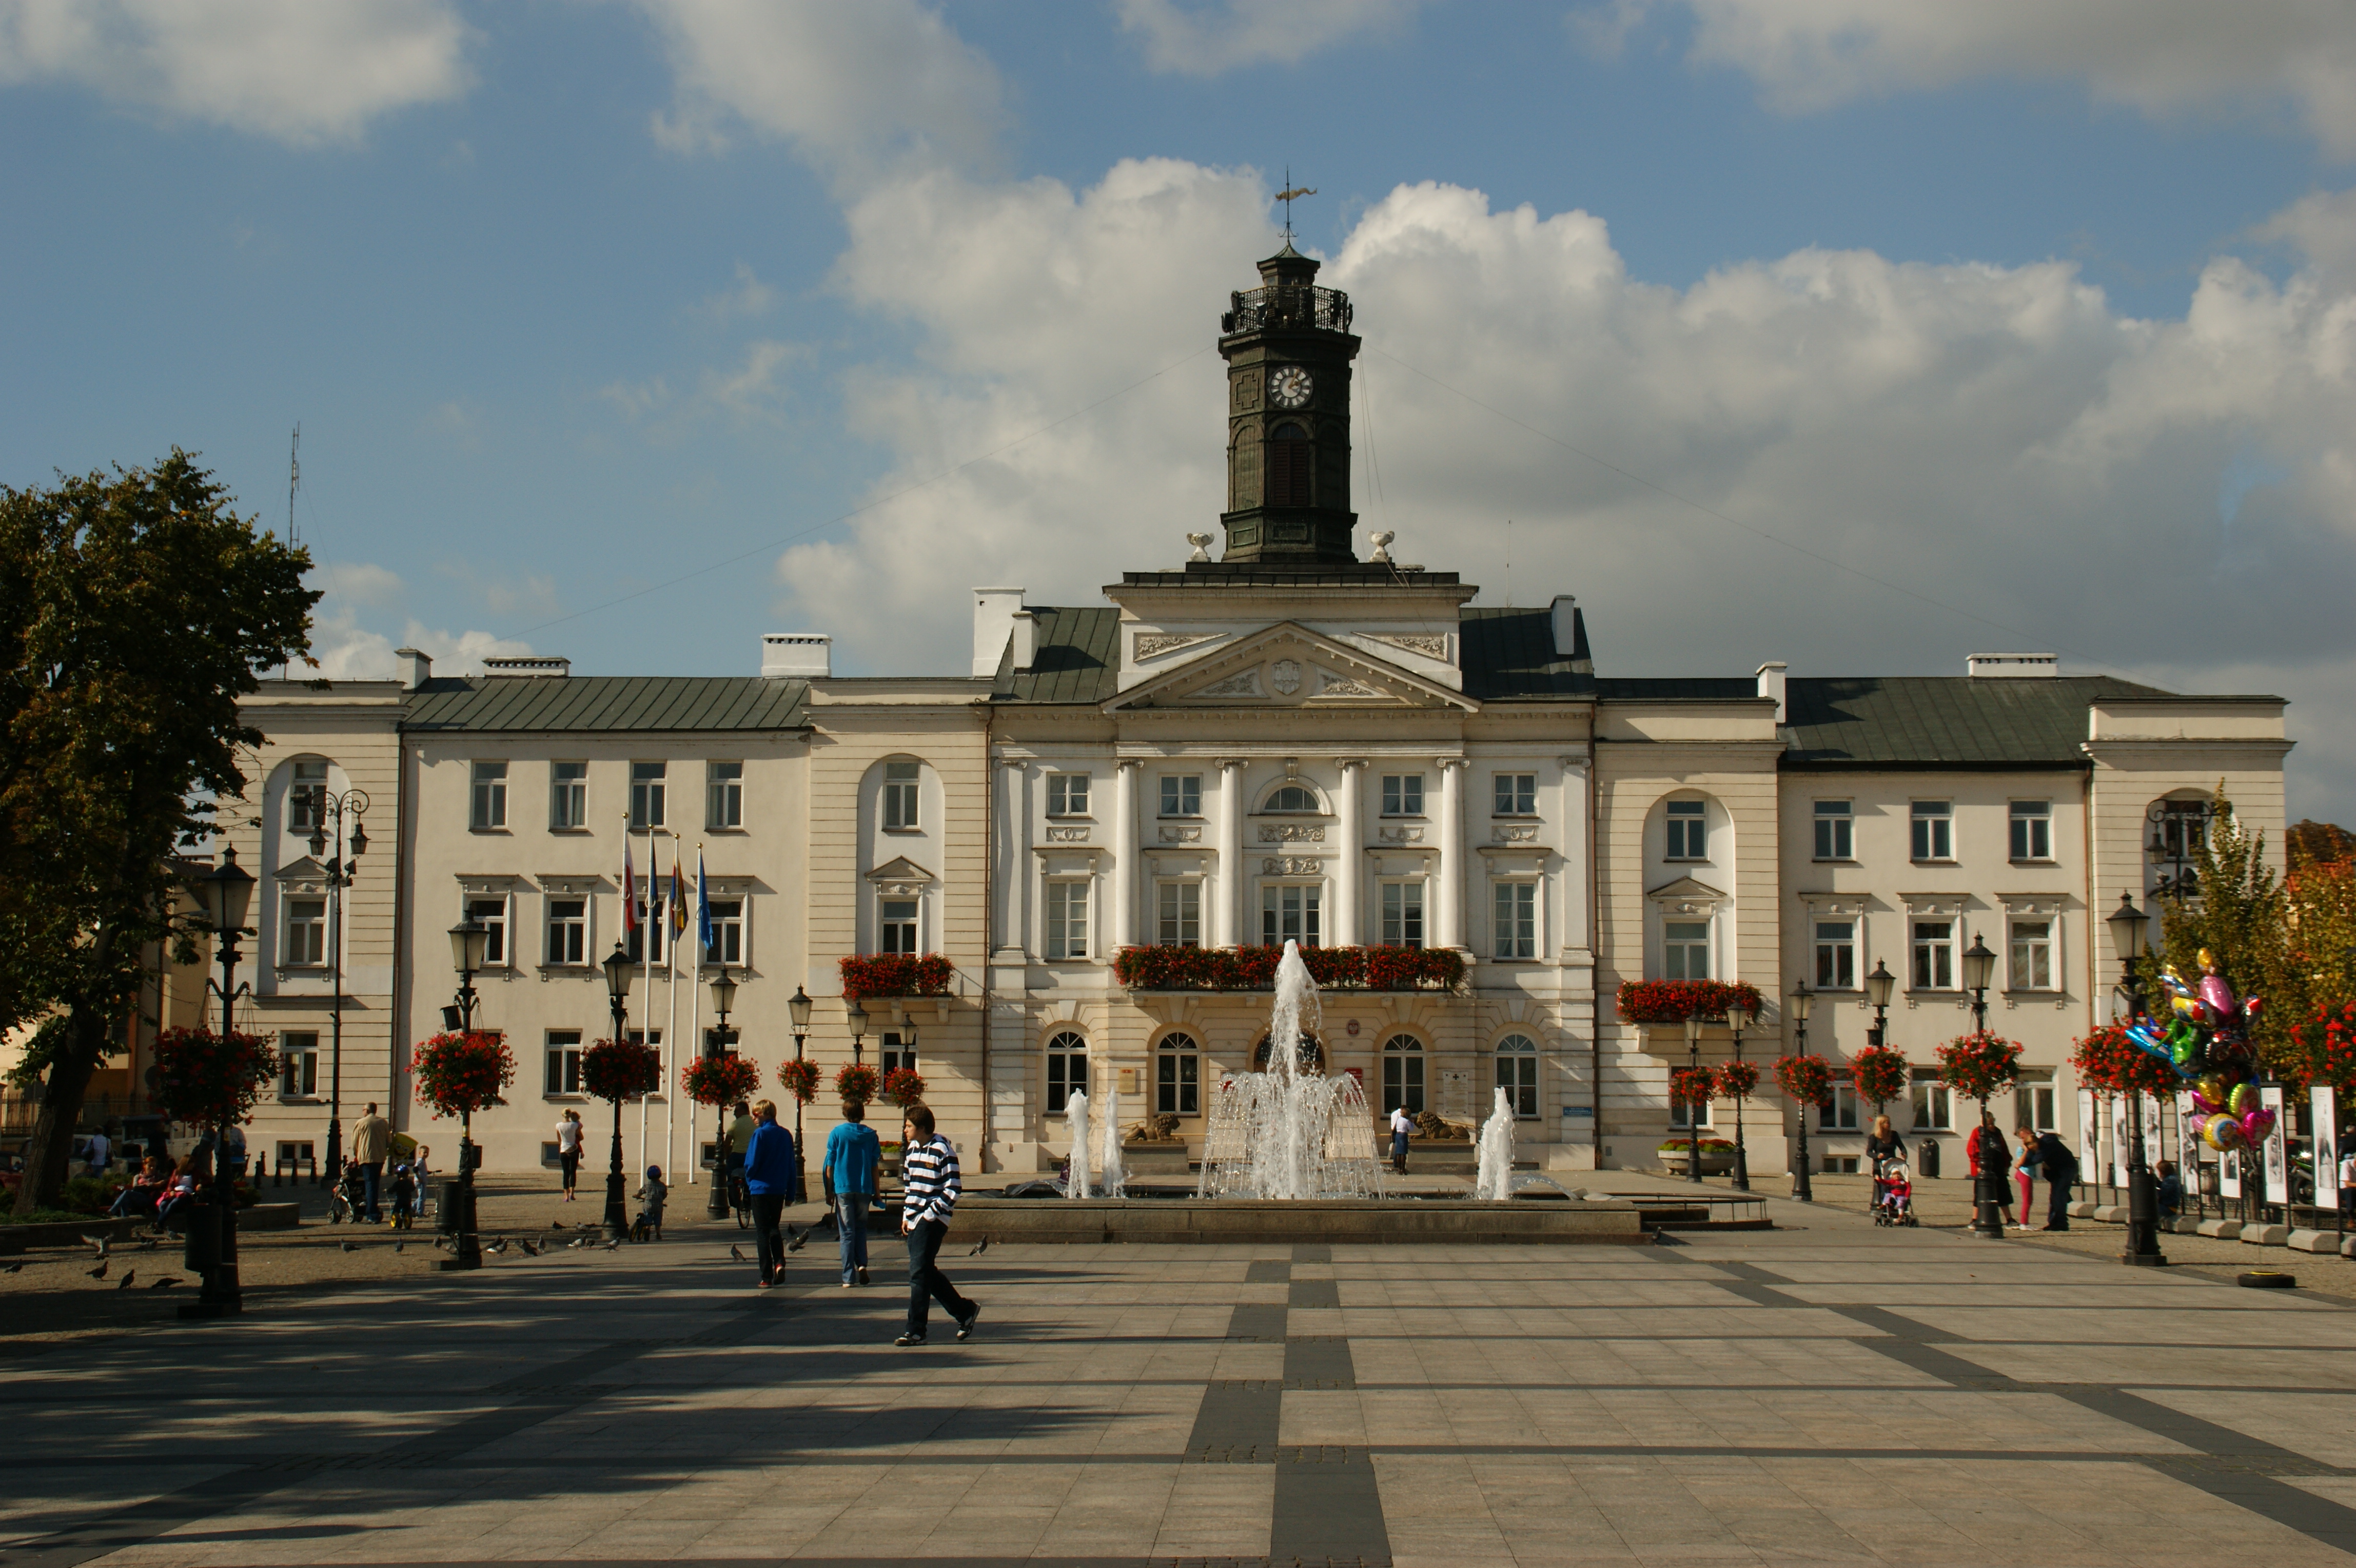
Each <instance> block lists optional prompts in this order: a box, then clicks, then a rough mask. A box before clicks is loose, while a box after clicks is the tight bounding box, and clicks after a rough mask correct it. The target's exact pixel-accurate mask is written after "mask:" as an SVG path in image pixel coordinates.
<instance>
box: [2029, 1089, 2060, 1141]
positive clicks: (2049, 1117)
mask: <svg viewBox="0 0 2356 1568" xmlns="http://www.w3.org/2000/svg"><path fill="white" fill-rule="evenodd" d="M2020 1099H2021V1108H2022V1109H2023V1110H2025V1111H2027V1112H2029V1126H2030V1127H2031V1128H2032V1129H2034V1130H2035V1131H2037V1132H2040V1133H2051V1132H2053V1131H2055V1130H2056V1129H2057V1128H2058V1127H2059V1126H2060V1125H2061V1124H2060V1123H2059V1122H2056V1121H2055V1120H2054V1119H2053V1113H2054V1110H2055V1106H2054V1095H2053V1086H2052V1085H2051V1084H2050V1083H2048V1084H2031V1085H2029V1086H2028V1087H2026V1088H2024V1089H2023V1090H2021V1091H2020Z"/></svg>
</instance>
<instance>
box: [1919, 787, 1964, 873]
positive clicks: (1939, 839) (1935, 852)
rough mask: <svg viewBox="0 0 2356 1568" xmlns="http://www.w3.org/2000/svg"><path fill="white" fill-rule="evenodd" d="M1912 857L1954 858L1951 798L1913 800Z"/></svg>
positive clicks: (1953, 807)
mask: <svg viewBox="0 0 2356 1568" xmlns="http://www.w3.org/2000/svg"><path fill="white" fill-rule="evenodd" d="M1913 820H1914V858H1915V859H1916V860H1953V859H1954V858H1955V803H1954V801H1953V800H1917V801H1915V802H1914V813H1913Z"/></svg>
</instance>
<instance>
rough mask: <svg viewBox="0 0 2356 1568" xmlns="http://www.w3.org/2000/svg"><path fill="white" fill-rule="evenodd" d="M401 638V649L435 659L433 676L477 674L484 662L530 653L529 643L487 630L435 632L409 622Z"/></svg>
mask: <svg viewBox="0 0 2356 1568" xmlns="http://www.w3.org/2000/svg"><path fill="white" fill-rule="evenodd" d="M402 643H403V646H405V647H409V648H414V649H416V650H418V651H419V652H421V653H423V654H425V655H426V656H427V657H429V658H431V659H432V660H434V673H435V674H436V675H479V674H481V673H482V672H483V660H486V659H521V658H525V657H528V656H529V655H530V652H531V644H530V643H529V642H521V641H519V640H517V639H514V638H509V637H500V636H498V634H496V633H494V632H487V631H458V632H452V631H437V630H435V629H434V628H432V627H429V626H427V625H426V624H425V623H424V622H423V621H420V620H412V621H411V622H410V623H409V624H408V626H407V627H406V628H404V629H403V630H402Z"/></svg>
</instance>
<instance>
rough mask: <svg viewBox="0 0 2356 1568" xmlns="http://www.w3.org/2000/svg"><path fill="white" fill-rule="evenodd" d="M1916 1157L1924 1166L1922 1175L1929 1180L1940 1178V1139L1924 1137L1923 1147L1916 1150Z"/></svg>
mask: <svg viewBox="0 0 2356 1568" xmlns="http://www.w3.org/2000/svg"><path fill="white" fill-rule="evenodd" d="M1916 1157H1917V1160H1918V1162H1919V1163H1920V1164H1921V1165H1922V1176H1923V1177H1924V1179H1925V1180H1929V1181H1936V1180H1938V1179H1939V1140H1938V1139H1936V1138H1925V1139H1923V1140H1922V1144H1921V1147H1920V1148H1919V1149H1918V1150H1917V1151H1916Z"/></svg>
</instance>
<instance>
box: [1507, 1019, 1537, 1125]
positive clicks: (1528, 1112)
mask: <svg viewBox="0 0 2356 1568" xmlns="http://www.w3.org/2000/svg"><path fill="white" fill-rule="evenodd" d="M1497 1087H1498V1088H1499V1089H1502V1090H1505V1103H1506V1104H1508V1105H1510V1106H1512V1107H1513V1108H1514V1114H1515V1117H1517V1118H1520V1119H1522V1120H1525V1121H1526V1120H1531V1119H1534V1118H1535V1117H1536V1116H1537V1113H1538V1043H1537V1041H1536V1040H1533V1039H1531V1038H1530V1037H1529V1036H1527V1035H1507V1036H1505V1038H1504V1039H1502V1040H1499V1041H1498V1042H1497Z"/></svg>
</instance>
